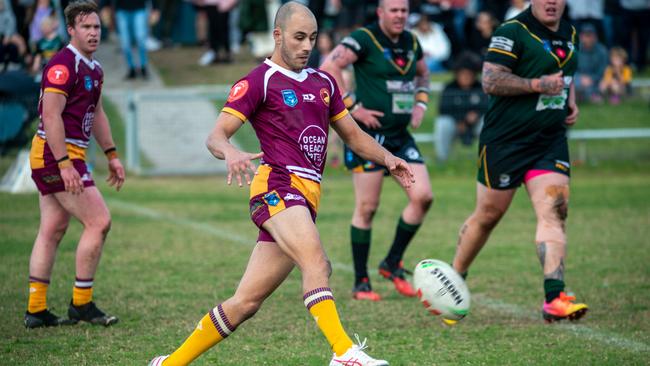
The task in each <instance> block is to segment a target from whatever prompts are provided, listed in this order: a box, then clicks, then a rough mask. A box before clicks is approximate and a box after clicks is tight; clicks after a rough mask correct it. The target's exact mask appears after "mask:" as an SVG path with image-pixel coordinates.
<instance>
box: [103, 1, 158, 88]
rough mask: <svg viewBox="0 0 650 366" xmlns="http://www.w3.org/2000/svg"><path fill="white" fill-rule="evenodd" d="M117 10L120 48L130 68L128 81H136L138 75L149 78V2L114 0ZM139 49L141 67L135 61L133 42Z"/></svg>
mask: <svg viewBox="0 0 650 366" xmlns="http://www.w3.org/2000/svg"><path fill="white" fill-rule="evenodd" d="M111 2H112V4H113V8H114V9H115V21H116V23H117V31H118V33H119V35H120V46H121V48H122V52H123V53H124V58H125V59H126V65H127V67H128V68H129V70H128V73H127V74H126V77H125V78H126V79H127V80H133V79H135V78H136V77H137V76H138V74H140V75H141V76H142V77H143V78H147V77H148V76H149V74H148V70H147V67H148V62H149V61H148V57H147V37H148V33H149V11H148V9H147V5H148V1H147V0H112V1H111ZM133 40H135V44H136V46H137V48H138V56H139V59H140V65H139V67H136V64H135V62H134V60H133V50H132V48H131V45H132V41H133Z"/></svg>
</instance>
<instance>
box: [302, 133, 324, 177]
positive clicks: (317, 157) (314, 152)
mask: <svg viewBox="0 0 650 366" xmlns="http://www.w3.org/2000/svg"><path fill="white" fill-rule="evenodd" d="M298 143H299V144H300V150H302V152H303V154H305V157H307V159H309V161H311V162H312V164H314V166H315V167H321V166H322V165H323V161H324V160H325V152H326V149H327V133H326V132H325V131H323V129H322V128H320V127H319V126H316V125H310V126H307V127H306V128H305V129H304V130H303V131H302V133H301V134H300V137H299V138H298Z"/></svg>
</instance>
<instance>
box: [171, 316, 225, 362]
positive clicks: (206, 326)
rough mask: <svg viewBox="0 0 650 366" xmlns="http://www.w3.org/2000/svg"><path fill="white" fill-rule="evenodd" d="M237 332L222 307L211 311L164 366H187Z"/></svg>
mask: <svg viewBox="0 0 650 366" xmlns="http://www.w3.org/2000/svg"><path fill="white" fill-rule="evenodd" d="M234 331H235V327H233V326H232V325H231V324H230V322H229V321H228V318H227V317H226V314H225V313H224V312H223V308H222V307H221V305H217V307H215V308H214V309H212V310H210V312H208V313H207V314H206V315H205V316H204V317H203V318H201V320H200V321H199V324H197V325H196V329H194V331H193V332H192V334H190V336H189V337H188V338H187V339H186V340H185V342H183V344H182V345H181V346H180V347H178V349H177V350H176V351H174V353H172V354H171V355H170V356H169V358H168V359H166V360H165V361H164V362H163V366H180V365H187V364H189V363H190V362H192V361H193V360H194V359H195V358H197V357H199V356H200V355H201V354H203V352H205V351H207V350H208V349H210V347H212V346H214V345H215V344H217V343H219V342H221V341H222V340H224V339H225V338H226V337H228V336H229V335H230V334H231V333H232V332H234Z"/></svg>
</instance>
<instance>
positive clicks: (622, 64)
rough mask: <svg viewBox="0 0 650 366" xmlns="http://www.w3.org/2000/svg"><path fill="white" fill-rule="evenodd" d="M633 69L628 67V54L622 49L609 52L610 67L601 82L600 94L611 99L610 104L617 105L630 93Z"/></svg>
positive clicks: (615, 48) (617, 48)
mask: <svg viewBox="0 0 650 366" xmlns="http://www.w3.org/2000/svg"><path fill="white" fill-rule="evenodd" d="M631 82H632V68H631V67H630V66H629V65H627V52H625V50H624V49H623V48H621V47H613V48H612V49H611V50H610V51H609V66H607V68H606V69H605V74H604V75H603V79H602V80H601V81H600V92H601V93H602V94H603V95H604V96H607V97H608V98H609V102H610V104H614V105H617V104H619V103H620V102H621V98H622V97H623V96H625V95H626V94H628V93H629V92H630V83H631Z"/></svg>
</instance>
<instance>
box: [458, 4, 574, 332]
mask: <svg viewBox="0 0 650 366" xmlns="http://www.w3.org/2000/svg"><path fill="white" fill-rule="evenodd" d="M565 5H566V0H532V1H531V6H530V8H529V9H528V10H526V11H524V12H523V13H522V14H520V15H519V16H517V17H516V18H514V19H513V20H511V21H508V22H506V23H504V24H503V25H502V26H501V27H499V28H498V29H497V30H496V31H495V32H494V34H493V36H492V39H491V42H490V46H489V48H488V52H487V55H486V57H485V63H484V65H483V76H482V78H483V89H484V90H485V92H486V93H488V94H489V95H490V101H489V106H488V111H487V113H486V115H485V125H484V127H483V131H482V132H481V137H480V141H479V171H478V177H477V178H478V184H477V190H476V208H475V210H474V212H473V213H472V215H471V216H470V217H469V218H468V219H467V220H466V221H465V223H464V225H463V226H462V228H461V229H460V234H459V236H460V237H459V239H458V247H457V249H456V256H455V258H454V263H453V264H454V268H455V269H456V270H457V271H458V272H459V273H461V274H464V275H466V274H467V270H468V268H469V266H470V264H471V263H472V261H473V260H474V258H475V257H476V255H477V254H478V252H479V251H480V250H481V248H482V247H483V245H484V244H485V242H486V241H487V239H488V237H489V235H490V233H491V232H492V229H493V228H494V227H495V226H496V225H497V223H498V222H499V220H500V219H501V217H502V216H503V214H504V213H505V212H506V210H507V209H508V206H509V205H510V202H511V201H512V198H513V197H514V195H515V192H516V190H517V188H518V187H519V186H520V185H521V183H522V182H523V183H524V184H525V185H526V190H527V191H528V196H529V197H530V200H531V202H532V205H533V208H534V209H535V214H536V216H537V230H536V234H535V244H536V245H537V254H538V256H539V260H540V262H541V265H542V268H543V272H544V292H545V295H546V296H545V297H546V299H545V301H544V304H543V309H542V312H543V316H544V319H545V320H547V321H554V320H559V319H565V318H568V319H570V320H575V319H578V318H580V317H582V316H583V315H584V314H585V313H586V312H587V306H586V305H585V304H579V303H574V300H575V298H574V297H573V296H568V295H566V294H565V293H564V257H565V254H566V233H565V224H566V217H567V208H568V201H569V173H570V164H569V149H568V146H567V138H566V130H567V126H571V125H573V124H575V123H576V121H577V118H578V106H577V105H576V102H575V89H574V83H573V75H574V73H575V70H576V66H577V62H578V61H577V54H576V50H577V48H578V47H577V44H576V42H577V40H576V31H575V28H573V26H571V25H570V24H569V23H568V22H566V21H565V20H562V19H561V18H562V13H563V12H564V9H565Z"/></svg>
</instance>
